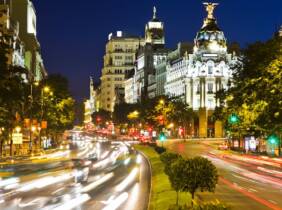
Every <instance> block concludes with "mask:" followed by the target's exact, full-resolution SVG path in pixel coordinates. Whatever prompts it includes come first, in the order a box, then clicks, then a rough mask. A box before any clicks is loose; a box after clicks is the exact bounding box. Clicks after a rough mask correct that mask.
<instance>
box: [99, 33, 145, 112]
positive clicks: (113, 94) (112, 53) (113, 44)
mask: <svg viewBox="0 0 282 210" xmlns="http://www.w3.org/2000/svg"><path fill="white" fill-rule="evenodd" d="M143 43H144V39H142V38H140V37H136V36H128V35H126V34H123V33H122V32H121V31H118V32H117V34H116V35H113V34H110V35H109V39H108V43H107V44H106V54H105V56H104V67H103V69H102V76H101V93H100V96H99V98H100V108H101V109H104V110H107V111H111V112H113V110H114V106H115V104H116V103H121V102H123V100H124V95H125V92H124V88H125V87H124V80H125V77H126V75H127V74H128V73H129V72H130V70H132V69H133V68H134V64H135V54H136V52H137V49H138V48H139V47H140V46H141V45H143Z"/></svg>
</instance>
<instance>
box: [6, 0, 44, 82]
mask: <svg viewBox="0 0 282 210" xmlns="http://www.w3.org/2000/svg"><path fill="white" fill-rule="evenodd" d="M2 4H6V5H9V8H10V14H11V19H12V21H13V22H16V23H18V25H19V38H20V40H21V41H22V42H23V43H24V50H25V51H24V60H25V64H24V65H25V68H27V69H28V70H29V72H30V80H33V81H39V80H41V79H43V78H45V77H46V76H47V72H46V70H45V67H44V63H43V59H42V56H41V48H40V43H39V41H38V39H37V28H36V11H35V8H34V6H33V4H32V2H31V1H30V0H2Z"/></svg>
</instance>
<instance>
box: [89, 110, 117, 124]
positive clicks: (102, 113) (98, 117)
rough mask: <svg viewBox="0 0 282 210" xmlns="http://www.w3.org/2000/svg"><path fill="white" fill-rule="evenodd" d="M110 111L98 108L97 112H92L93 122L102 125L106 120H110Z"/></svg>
mask: <svg viewBox="0 0 282 210" xmlns="http://www.w3.org/2000/svg"><path fill="white" fill-rule="evenodd" d="M111 120H112V117H111V112H109V111H107V110H104V109H100V110H99V111H98V112H94V113H93V114H92V121H93V123H94V124H99V125H104V124H105V123H106V122H107V121H111Z"/></svg>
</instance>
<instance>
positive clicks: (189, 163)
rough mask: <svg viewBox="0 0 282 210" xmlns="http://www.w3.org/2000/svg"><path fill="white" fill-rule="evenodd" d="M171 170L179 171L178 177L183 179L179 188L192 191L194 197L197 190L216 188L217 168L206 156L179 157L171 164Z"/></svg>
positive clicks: (211, 190)
mask: <svg viewBox="0 0 282 210" xmlns="http://www.w3.org/2000/svg"><path fill="white" fill-rule="evenodd" d="M171 170H172V171H177V176H178V177H177V179H178V180H182V182H181V183H180V184H181V186H178V187H179V189H181V191H184V192H190V193H191V195H192V199H194V196H195V193H196V191H197V190H201V191H209V192H214V190H215V187H216V184H217V181H218V174H217V169H216V167H215V166H214V165H213V164H212V163H211V162H210V161H209V160H208V159H206V158H203V157H194V158H192V159H188V160H184V159H178V160H177V161H176V162H174V163H173V164H172V165H171ZM176 181H177V180H176Z"/></svg>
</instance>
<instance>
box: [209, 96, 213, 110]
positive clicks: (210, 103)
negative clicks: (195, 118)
mask: <svg viewBox="0 0 282 210" xmlns="http://www.w3.org/2000/svg"><path fill="white" fill-rule="evenodd" d="M208 107H209V108H213V99H211V98H209V99H208Z"/></svg>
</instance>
